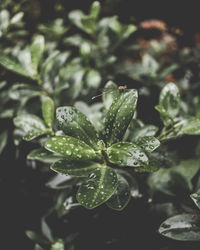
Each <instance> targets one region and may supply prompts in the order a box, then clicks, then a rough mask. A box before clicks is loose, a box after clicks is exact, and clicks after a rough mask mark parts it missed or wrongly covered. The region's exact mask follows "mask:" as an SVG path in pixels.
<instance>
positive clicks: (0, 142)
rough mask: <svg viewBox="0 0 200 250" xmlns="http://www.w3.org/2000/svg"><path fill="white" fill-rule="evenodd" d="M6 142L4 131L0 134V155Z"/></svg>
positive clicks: (6, 134)
mask: <svg viewBox="0 0 200 250" xmlns="http://www.w3.org/2000/svg"><path fill="white" fill-rule="evenodd" d="M7 140H8V131H7V130H5V131H3V132H2V133H1V134H0V154H1V153H2V152H3V150H4V148H5V146H6V143H7Z"/></svg>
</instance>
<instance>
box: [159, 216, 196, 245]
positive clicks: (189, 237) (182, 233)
mask: <svg viewBox="0 0 200 250" xmlns="http://www.w3.org/2000/svg"><path fill="white" fill-rule="evenodd" d="M159 233H160V234H162V235H163V236H166V237H168V238H171V239H174V240H181V241H200V215H198V214H195V215H193V214H179V215H175V216H173V217H171V218H169V219H167V220H165V221H164V222H163V223H162V224H161V225H160V228H159Z"/></svg>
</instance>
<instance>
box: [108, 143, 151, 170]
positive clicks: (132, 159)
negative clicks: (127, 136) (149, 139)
mask: <svg viewBox="0 0 200 250" xmlns="http://www.w3.org/2000/svg"><path fill="white" fill-rule="evenodd" d="M107 156H108V160H109V161H110V162H111V163H113V164H116V165H119V166H122V167H123V166H124V167H126V166H127V167H140V166H146V165H148V163H149V160H148V157H147V155H146V154H145V152H144V151H143V149H141V148H140V147H139V146H137V145H136V144H134V143H131V142H118V143H115V144H113V145H112V146H111V147H109V148H107Z"/></svg>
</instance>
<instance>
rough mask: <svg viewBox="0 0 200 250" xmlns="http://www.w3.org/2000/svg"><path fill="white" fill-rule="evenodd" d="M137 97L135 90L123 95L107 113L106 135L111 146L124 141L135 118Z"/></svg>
mask: <svg viewBox="0 0 200 250" xmlns="http://www.w3.org/2000/svg"><path fill="white" fill-rule="evenodd" d="M137 97H138V95H137V91H136V90H134V89H133V90H128V91H126V92H124V93H121V95H120V97H119V98H118V99H115V100H114V102H113V104H112V105H111V107H110V109H109V110H108V112H107V113H106V117H105V123H104V127H105V130H104V135H105V140H106V141H107V142H108V143H109V144H113V143H115V142H117V141H120V140H122V138H123V136H124V133H125V132H126V129H127V127H128V125H129V123H130V121H131V119H132V117H133V114H134V111H135V108H136V103H137Z"/></svg>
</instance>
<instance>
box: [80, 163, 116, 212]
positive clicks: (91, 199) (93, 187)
mask: <svg viewBox="0 0 200 250" xmlns="http://www.w3.org/2000/svg"><path fill="white" fill-rule="evenodd" d="M116 188H117V174H116V172H115V170H113V169H112V168H110V167H107V166H105V165H101V166H100V167H99V168H98V169H96V170H94V171H93V172H92V173H91V174H90V175H89V178H88V180H86V181H85V182H84V183H83V184H82V185H81V186H80V187H79V189H78V192H77V194H76V198H77V200H78V202H79V203H80V204H81V205H82V206H84V207H86V208H88V209H93V208H95V207H97V206H99V205H101V204H102V203H104V202H106V201H107V200H108V199H109V198H110V197H111V196H112V195H113V193H114V192H115V190H116Z"/></svg>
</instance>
